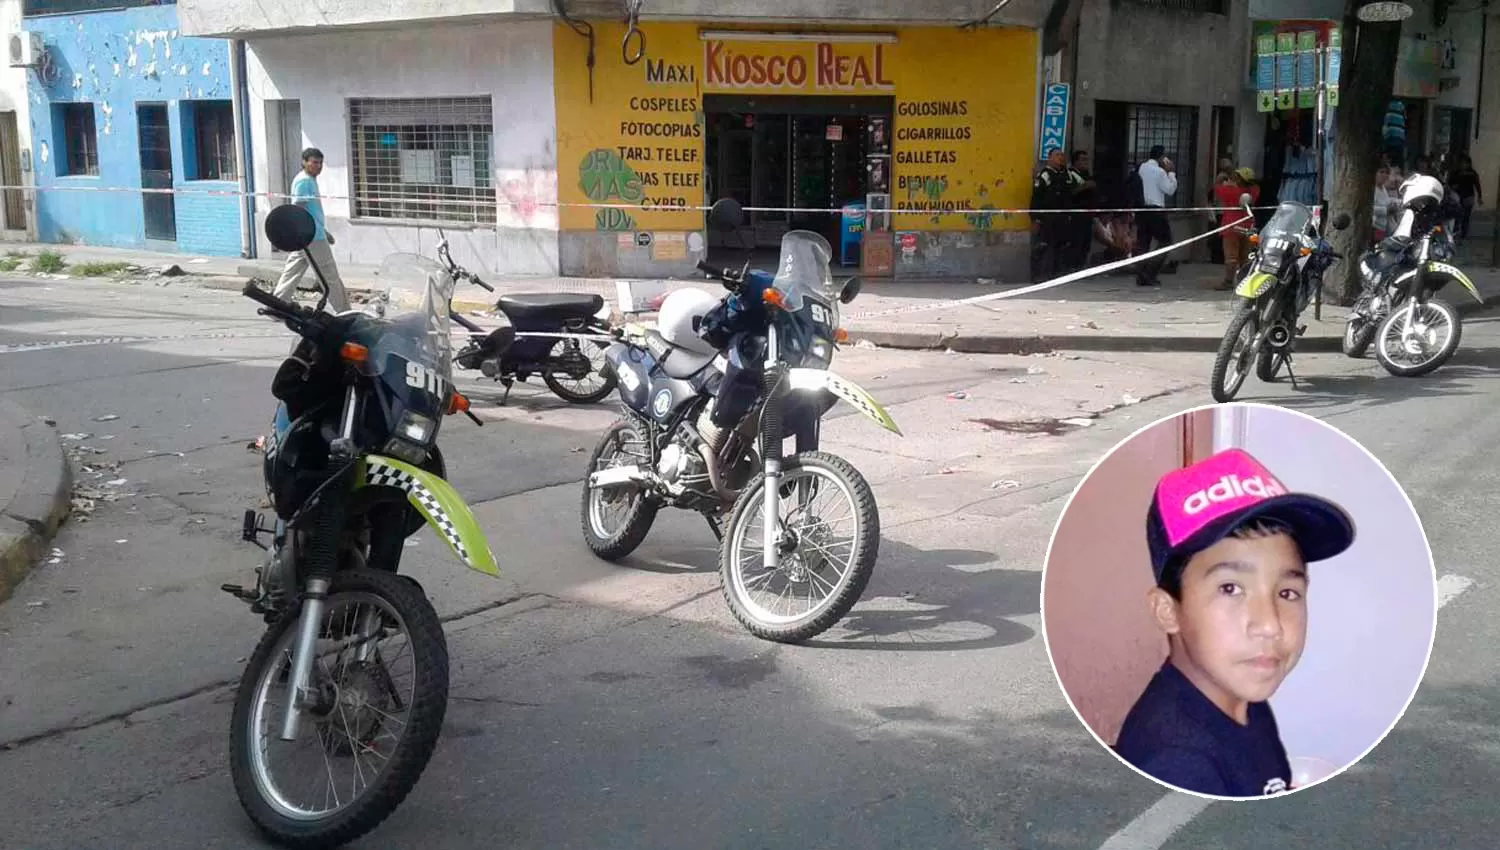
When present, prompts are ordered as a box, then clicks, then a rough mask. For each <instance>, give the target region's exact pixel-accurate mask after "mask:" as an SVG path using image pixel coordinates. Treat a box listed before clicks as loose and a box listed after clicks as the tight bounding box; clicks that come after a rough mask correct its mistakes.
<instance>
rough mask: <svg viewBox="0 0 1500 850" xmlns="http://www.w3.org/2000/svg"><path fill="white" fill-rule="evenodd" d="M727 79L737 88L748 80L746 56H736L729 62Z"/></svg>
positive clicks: (748, 60) (748, 62)
mask: <svg viewBox="0 0 1500 850" xmlns="http://www.w3.org/2000/svg"><path fill="white" fill-rule="evenodd" d="M729 79H730V81H731V82H733V83H734V84H735V85H737V86H742V85H744V84H745V83H746V82H747V81H749V79H750V58H749V57H747V56H736V57H734V59H732V60H730V62H729Z"/></svg>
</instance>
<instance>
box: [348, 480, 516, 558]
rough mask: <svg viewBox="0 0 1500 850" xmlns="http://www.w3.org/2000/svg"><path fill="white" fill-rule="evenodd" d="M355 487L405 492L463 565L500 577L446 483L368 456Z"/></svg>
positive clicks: (479, 533)
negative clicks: (386, 488) (383, 488)
mask: <svg viewBox="0 0 1500 850" xmlns="http://www.w3.org/2000/svg"><path fill="white" fill-rule="evenodd" d="M355 487H356V489H357V488H359V487H394V488H396V489H397V490H401V491H404V492H405V493H406V498H407V501H408V502H410V503H411V506H412V507H414V508H416V509H417V511H418V512H419V513H421V514H422V517H423V519H426V520H427V524H428V525H431V526H432V528H433V530H434V531H436V532H437V535H438V536H439V537H441V538H442V539H443V542H444V543H447V544H448V548H449V549H452V550H453V554H455V555H457V556H458V559H459V560H460V561H463V563H464V566H466V567H468V568H469V569H471V570H475V571H476V572H481V573H484V574H485V575H489V576H499V575H500V568H499V566H498V565H497V564H496V563H495V553H494V552H492V551H490V546H489V543H488V542H487V541H486V540H485V539H484V532H482V531H480V530H479V523H478V522H477V521H476V520H475V519H474V514H473V513H472V512H471V511H470V510H469V506H468V505H467V504H464V500H463V497H462V496H460V495H458V491H457V490H454V489H453V485H451V484H449V483H448V482H447V481H444V480H443V479H441V478H439V477H438V476H436V475H433V474H432V473H431V472H428V471H427V470H425V469H418V468H417V467H415V466H412V465H411V464H409V463H403V462H402V461H399V460H396V459H395V458H393V457H385V456H384V455H367V456H366V457H365V458H364V459H363V461H362V462H361V463H360V469H359V472H358V477H357V479H356V481H355Z"/></svg>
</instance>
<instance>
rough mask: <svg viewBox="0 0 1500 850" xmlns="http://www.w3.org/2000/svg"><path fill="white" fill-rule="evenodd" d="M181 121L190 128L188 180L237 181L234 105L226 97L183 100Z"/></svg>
mask: <svg viewBox="0 0 1500 850" xmlns="http://www.w3.org/2000/svg"><path fill="white" fill-rule="evenodd" d="M183 108H184V111H186V112H187V115H186V116H185V120H184V122H183V123H185V124H187V125H188V126H189V127H191V128H192V133H193V135H192V141H191V143H190V145H189V146H188V148H189V150H188V151H185V153H188V155H190V156H192V157H193V159H192V166H193V170H192V171H190V172H189V174H188V179H189V180H238V179H239V173H238V171H239V170H238V168H236V166H235V157H234V105H233V104H232V103H230V102H229V101H227V100H196V101H184V102H183Z"/></svg>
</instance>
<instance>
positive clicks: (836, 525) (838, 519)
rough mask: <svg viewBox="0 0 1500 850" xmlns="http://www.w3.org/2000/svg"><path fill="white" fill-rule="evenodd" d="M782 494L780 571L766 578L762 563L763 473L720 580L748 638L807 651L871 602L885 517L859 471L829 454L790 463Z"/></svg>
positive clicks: (723, 559) (742, 507)
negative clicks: (864, 599)
mask: <svg viewBox="0 0 1500 850" xmlns="http://www.w3.org/2000/svg"><path fill="white" fill-rule="evenodd" d="M778 489H779V492H780V496H781V498H780V509H779V511H778V513H779V514H780V517H779V521H780V527H781V529H782V534H781V543H780V545H779V547H778V548H780V550H781V551H782V555H781V557H780V565H779V566H778V567H777V568H775V569H772V570H766V569H765V567H764V565H763V561H762V553H763V551H764V543H763V541H764V539H765V538H764V531H765V500H766V479H765V475H764V474H763V473H762V474H760V475H758V476H756V478H755V479H754V480H752V481H751V482H750V483H749V484H748V485H747V486H746V487H745V489H744V490H743V491H741V492H740V496H739V499H737V500H736V501H735V505H734V510H733V512H732V513H731V514H730V520H729V527H728V529H727V530H726V531H725V534H724V541H723V543H722V544H721V546H720V549H719V553H720V554H719V569H720V578H721V579H722V586H723V592H724V599H725V601H726V602H727V603H728V604H729V610H730V612H731V613H733V614H734V617H735V619H736V620H738V621H739V623H740V625H742V626H744V627H745V629H746V630H748V631H749V632H750V633H751V634H753V635H755V636H756V637H759V638H761V639H763V640H771V641H776V642H778V643H800V642H802V641H806V640H808V639H810V638H813V637H816V636H817V635H820V634H822V633H823V632H825V631H827V630H828V629H829V628H831V627H832V626H833V625H834V624H835V623H837V622H839V621H840V620H842V619H843V618H844V616H845V615H847V614H848V613H849V611H850V609H852V608H853V607H854V605H855V603H856V602H858V601H859V598H860V596H861V595H863V594H864V592H865V586H866V585H868V584H869V582H870V575H871V574H872V573H873V572H874V571H875V560H876V558H877V557H878V556H879V553H880V552H879V550H880V509H879V507H878V506H877V505H876V504H875V493H874V491H873V490H871V489H870V485H869V482H867V481H865V478H864V476H863V475H860V473H859V470H857V469H855V468H854V465H853V464H851V463H849V462H848V461H846V460H844V459H843V458H841V457H838V456H837V455H832V454H828V453H827V452H803V453H801V454H797V455H793V456H791V457H788V458H786V459H785V460H784V461H783V462H782V467H781V483H780V486H779V488H778ZM846 520H848V521H851V522H850V523H849V525H850V526H851V527H849V528H848V531H847V533H844V532H843V528H844V525H843V523H844V522H845V521H846ZM776 588H779V589H776ZM815 597H821V598H817V599H816V601H815ZM803 600H805V601H806V605H805V606H801V605H800V604H799V603H801V602H802V601H803ZM783 603H786V604H785V605H783Z"/></svg>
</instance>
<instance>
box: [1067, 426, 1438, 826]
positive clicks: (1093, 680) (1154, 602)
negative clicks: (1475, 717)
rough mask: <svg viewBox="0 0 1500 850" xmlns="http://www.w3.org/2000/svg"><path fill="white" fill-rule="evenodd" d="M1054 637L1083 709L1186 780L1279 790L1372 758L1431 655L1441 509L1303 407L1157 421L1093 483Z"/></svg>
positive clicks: (1106, 740) (1092, 725)
mask: <svg viewBox="0 0 1500 850" xmlns="http://www.w3.org/2000/svg"><path fill="white" fill-rule="evenodd" d="M1041 607H1042V632H1043V637H1044V641H1045V643H1046V646H1047V654H1048V656H1049V657H1050V659H1051V662H1052V669H1053V671H1054V672H1055V673H1056V675H1057V680H1058V684H1059V685H1060V686H1061V687H1062V691H1063V694H1064V695H1065V696H1066V698H1067V700H1068V704H1069V705H1070V706H1071V707H1072V708H1073V711H1074V713H1075V714H1077V715H1078V719H1079V720H1080V721H1082V722H1083V724H1084V726H1085V727H1087V728H1088V730H1089V731H1090V732H1091V733H1092V734H1093V735H1094V737H1095V738H1096V739H1098V741H1099V742H1100V744H1101V745H1103V746H1104V747H1106V748H1107V749H1108V750H1109V751H1110V752H1111V753H1113V754H1114V755H1115V756H1116V757H1117V758H1119V759H1120V760H1121V761H1123V762H1124V763H1125V764H1127V765H1130V766H1131V767H1133V768H1135V769H1136V770H1137V771H1138V772H1140V773H1141V774H1143V775H1145V776H1147V777H1150V778H1152V779H1155V780H1157V781H1158V782H1160V783H1161V784H1163V785H1165V786H1167V787H1169V788H1173V789H1176V790H1179V791H1184V792H1187V793H1190V794H1195V795H1198V796H1204V797H1211V798H1214V799H1221V800H1244V799H1256V798H1264V797H1266V796H1268V795H1276V794H1282V793H1286V792H1288V791H1293V790H1297V789H1301V788H1305V787H1307V786H1309V785H1312V784H1315V783H1317V782H1321V781H1323V780H1325V779H1328V778H1329V777H1331V776H1334V775H1336V774H1338V773H1340V772H1342V771H1343V770H1345V769H1347V768H1348V767H1350V766H1352V765H1353V764H1355V763H1356V762H1358V761H1359V760H1360V759H1362V758H1364V757H1365V755H1366V754H1368V753H1369V752H1370V751H1371V750H1373V749H1374V748H1375V746H1376V745H1377V744H1379V743H1380V741H1381V739H1383V738H1384V737H1385V736H1386V734H1387V733H1389V732H1390V730H1391V729H1392V728H1393V727H1394V726H1395V725H1396V723H1397V721H1399V720H1400V718H1401V715H1402V714H1404V713H1405V711H1406V707H1407V705H1409V704H1410V702H1411V700H1412V698H1413V697H1414V696H1415V695H1416V691H1417V687H1418V686H1419V685H1420V684H1421V681H1422V677H1423V675H1424V674H1425V673H1426V670H1427V661H1428V658H1429V656H1430V655H1431V652H1432V644H1433V637H1434V634H1435V630H1436V625H1437V575H1436V569H1435V568H1434V565H1433V561H1432V550H1431V548H1430V547H1429V546H1428V543H1427V537H1426V534H1425V533H1424V532H1423V529H1422V521H1421V519H1420V518H1419V517H1418V516H1417V513H1416V510H1415V509H1414V508H1413V507H1412V504H1411V501H1410V500H1409V499H1408V498H1407V496H1406V493H1405V491H1404V490H1403V489H1402V488H1401V485H1400V484H1399V483H1398V482H1397V481H1396V479H1395V478H1394V477H1393V476H1392V475H1391V474H1390V473H1389V472H1388V471H1387V470H1386V468H1385V466H1384V465H1383V464H1381V463H1380V461H1379V460H1377V459H1376V458H1375V457H1374V456H1373V455H1372V454H1370V453H1369V452H1368V451H1367V450H1366V449H1365V448H1364V447H1363V446H1361V445H1360V444H1359V443H1357V442H1355V441H1354V440H1353V439H1351V438H1350V437H1348V436H1347V435H1345V434H1344V433H1343V432H1341V431H1339V430H1338V429H1336V428H1334V427H1332V426H1330V425H1328V424H1327V423H1325V422H1323V421H1321V420H1318V419H1315V418H1313V417H1311V416H1307V415H1305V414H1302V413H1297V412H1294V411H1291V410H1287V409H1286V408H1282V407H1276V406H1272V405H1262V404H1223V405H1212V406H1208V407H1203V408H1197V409H1194V410H1189V411H1186V412H1184V413H1180V414H1178V415H1176V416H1173V417H1170V418H1167V419H1163V420H1161V421H1158V422H1155V423H1153V424H1151V425H1148V426H1146V427H1145V428H1142V429H1141V430H1139V431H1137V432H1135V433H1134V434H1132V435H1131V436H1129V437H1128V438H1126V439H1125V440H1124V441H1123V442H1121V443H1120V444H1119V445H1117V446H1115V447H1114V448H1113V449H1111V450H1110V452H1109V453H1108V454H1107V455H1105V456H1104V458H1103V459H1102V460H1100V461H1099V462H1098V463H1097V464H1096V465H1095V466H1094V468H1093V469H1092V470H1090V472H1089V474H1088V475H1086V476H1084V479H1083V481H1081V482H1080V483H1079V485H1078V488H1077V489H1076V490H1075V491H1074V492H1073V495H1072V497H1071V498H1070V499H1069V501H1068V504H1067V506H1066V507H1065V508H1064V509H1063V512H1062V516H1061V517H1060V518H1059V519H1058V523H1057V527H1056V529H1055V530H1054V531H1053V535H1052V542H1051V544H1050V545H1049V546H1048V550H1047V562H1046V565H1045V566H1044V568H1043V573H1042V599H1041Z"/></svg>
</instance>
